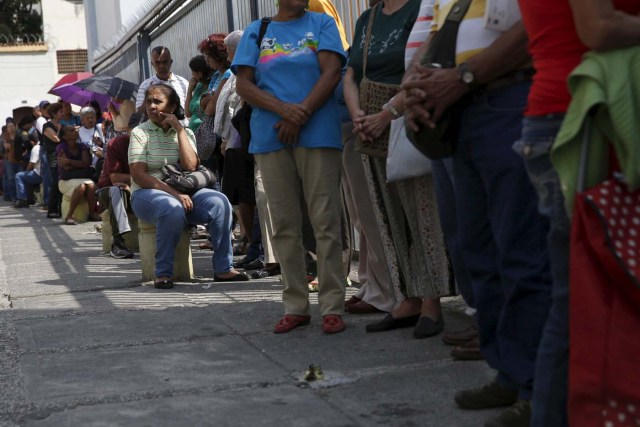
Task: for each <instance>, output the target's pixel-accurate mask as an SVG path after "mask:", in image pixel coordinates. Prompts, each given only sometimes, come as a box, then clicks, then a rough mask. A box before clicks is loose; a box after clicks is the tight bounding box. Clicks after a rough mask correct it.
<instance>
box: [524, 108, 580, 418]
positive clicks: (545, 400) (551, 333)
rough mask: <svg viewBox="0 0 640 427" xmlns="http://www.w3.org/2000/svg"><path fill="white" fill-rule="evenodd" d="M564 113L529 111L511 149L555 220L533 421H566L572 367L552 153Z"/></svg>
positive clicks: (564, 219)
mask: <svg viewBox="0 0 640 427" xmlns="http://www.w3.org/2000/svg"><path fill="white" fill-rule="evenodd" d="M562 120H563V116H561V115H550V116H544V117H542V116H541V117H527V118H525V119H524V122H523V126H522V139H521V140H520V141H518V142H516V143H515V144H514V146H513V149H514V150H515V151H516V152H517V153H518V154H520V155H521V156H522V158H523V159H524V160H525V165H526V167H527V172H528V173H529V177H530V179H531V182H532V184H533V186H534V188H535V189H536V191H537V192H538V199H539V202H538V210H539V211H540V213H542V214H543V215H545V216H546V217H548V218H549V219H550V221H551V229H550V230H549V235H548V236H547V241H548V246H549V256H550V258H551V273H552V275H553V288H552V291H551V298H552V303H551V310H550V311H549V317H548V319H547V323H546V325H545V328H544V332H543V334H542V340H541V341H540V349H539V350H538V360H537V362H536V374H535V382H534V387H533V399H532V403H533V408H532V409H533V416H532V419H531V425H532V426H533V427H546V426H554V427H563V426H567V425H568V421H567V380H568V375H569V373H568V368H569V236H570V224H569V217H568V215H567V212H566V209H565V207H564V196H563V195H562V188H561V186H560V179H559V177H558V174H557V172H556V170H555V169H554V168H553V165H552V164H551V159H550V156H549V153H550V151H551V146H552V145H553V141H554V140H555V137H556V135H557V134H558V131H559V130H560V127H561V125H562Z"/></svg>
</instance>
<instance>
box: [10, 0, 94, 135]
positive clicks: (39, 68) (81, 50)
mask: <svg viewBox="0 0 640 427" xmlns="http://www.w3.org/2000/svg"><path fill="white" fill-rule="evenodd" d="M41 10H42V21H43V25H42V28H43V31H42V35H40V37H39V40H36V39H35V36H34V38H33V39H29V38H27V37H25V38H24V39H20V40H13V41H9V42H8V41H7V40H1V41H0V118H2V121H3V123H4V118H5V117H9V116H13V111H14V110H16V109H18V108H22V107H33V106H34V105H36V104H38V102H40V101H41V100H43V99H47V100H49V101H55V100H56V99H57V98H56V97H55V96H53V95H48V94H47V92H48V91H49V89H51V87H52V86H53V84H54V83H55V82H56V81H58V79H60V78H61V77H62V76H63V75H65V74H67V73H70V72H76V71H85V70H86V69H87V33H86V29H85V16H84V6H83V4H82V1H72V0H71V1H70V0H44V1H42V2H41Z"/></svg>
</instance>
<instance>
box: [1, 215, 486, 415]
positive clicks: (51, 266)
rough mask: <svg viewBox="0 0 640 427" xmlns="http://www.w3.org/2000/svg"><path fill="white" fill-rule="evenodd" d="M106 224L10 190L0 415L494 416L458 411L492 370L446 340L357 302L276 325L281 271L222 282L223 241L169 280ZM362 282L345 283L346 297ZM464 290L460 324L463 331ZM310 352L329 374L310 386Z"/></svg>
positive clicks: (449, 307) (4, 242)
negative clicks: (144, 274)
mask: <svg viewBox="0 0 640 427" xmlns="http://www.w3.org/2000/svg"><path fill="white" fill-rule="evenodd" d="M94 225H95V223H85V224H81V225H78V226H64V225H61V221H60V220H51V219H47V218H46V213H45V212H44V211H41V210H39V209H36V208H30V209H14V208H12V207H10V206H9V204H8V203H7V202H0V294H1V295H0V425H3V426H4V425H26V426H32V425H33V426H111V425H123V426H124V425H126V426H138V425H140V426H142V425H149V426H165V425H166V426H174V425H180V426H181V425H185V426H200V425H203V426H204V425H215V426H227V425H229V426H231V425H233V426H253V425H265V426H271V425H273V426H288V425H295V426H316V425H317V426H370V425H385V426H389V425H397V426H414V425H415V426H446V427H449V426H453V427H457V426H460V427H463V426H478V425H482V421H483V420H485V419H487V418H490V417H491V416H492V415H494V412H486V411H485V412H469V411H462V410H459V409H457V408H456V407H455V404H454V403H453V400H452V398H453V394H454V393H455V391H456V390H458V389H461V388H467V387H475V386H477V385H480V384H483V383H484V382H487V381H489V380H490V379H491V378H492V376H493V373H492V371H491V370H490V369H489V368H487V367H486V365H485V364H484V363H482V362H453V361H452V360H451V359H450V357H449V351H450V348H449V347H446V346H444V345H443V344H442V342H441V340H440V338H439V337H436V338H431V339H427V340H415V339H413V338H412V331H411V329H405V330H397V331H392V332H386V333H378V334H366V333H365V332H364V326H365V324H366V323H368V322H371V321H374V320H377V319H379V318H381V317H382V316H383V315H381V314H378V315H367V316H355V315H349V314H346V313H345V316H344V319H345V322H346V324H347V330H346V331H345V332H343V333H340V334H337V335H332V336H327V335H325V334H323V333H322V330H321V317H320V315H319V313H318V307H317V298H316V296H315V295H312V297H311V298H312V321H311V325H310V326H306V327H303V328H300V329H299V330H295V331H292V332H290V333H288V334H284V335H274V334H273V333H272V332H271V330H272V328H273V326H274V325H275V323H276V322H277V321H278V320H279V317H280V316H281V315H282V314H283V313H282V310H283V309H282V304H281V285H280V282H279V280H278V278H277V277H276V278H269V279H266V280H254V281H251V282H249V283H234V284H217V283H213V279H212V277H213V272H212V269H211V261H210V258H211V252H206V251H201V250H198V249H197V247H198V246H197V243H198V242H194V244H193V245H192V250H193V262H194V271H195V274H196V276H198V277H197V279H196V280H195V281H193V282H189V283H178V284H177V286H176V287H175V288H174V289H173V290H170V291H159V290H156V289H155V288H153V286H152V285H151V284H150V283H141V282H140V280H141V270H140V261H139V258H138V256H137V255H136V257H135V258H134V259H131V260H114V259H112V258H111V257H109V256H108V255H104V254H102V253H101V250H102V241H101V235H100V234H99V233H97V232H96V230H95V228H94ZM354 291H355V288H351V287H350V288H347V296H349V295H351V294H353V292H354ZM463 308H464V306H463V304H462V303H461V301H460V299H458V298H449V299H446V301H445V321H446V323H447V324H446V329H447V330H455V329H460V328H462V327H465V326H466V325H467V324H468V322H469V319H468V318H467V317H466V316H464V314H463ZM309 364H315V365H320V366H321V368H322V370H323V372H324V376H325V378H324V380H321V381H311V382H307V381H305V380H304V378H303V373H304V371H305V370H306V369H307V367H308V365H309Z"/></svg>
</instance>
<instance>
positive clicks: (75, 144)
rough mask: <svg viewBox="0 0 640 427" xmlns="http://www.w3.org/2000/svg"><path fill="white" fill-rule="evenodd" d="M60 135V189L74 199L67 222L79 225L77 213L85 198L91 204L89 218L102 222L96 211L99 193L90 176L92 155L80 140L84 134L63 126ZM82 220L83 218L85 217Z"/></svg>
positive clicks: (58, 149) (65, 221)
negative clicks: (81, 134) (96, 191)
mask: <svg viewBox="0 0 640 427" xmlns="http://www.w3.org/2000/svg"><path fill="white" fill-rule="evenodd" d="M58 136H59V138H60V141H61V143H60V144H59V145H58V146H57V147H56V156H57V157H58V177H59V178H60V180H59V181H58V188H59V189H60V192H61V193H62V194H63V195H65V196H69V197H70V198H71V201H70V202H69V211H68V212H67V215H66V217H65V219H64V224H65V225H76V224H78V219H77V217H75V216H74V214H75V213H76V209H77V208H78V206H80V204H81V203H82V202H83V201H86V202H87V204H88V209H89V219H90V220H91V221H100V216H99V215H98V214H97V213H95V208H96V195H95V184H94V182H93V181H92V180H91V178H90V176H91V168H90V165H91V154H90V153H89V147H87V146H86V145H85V144H83V143H81V142H80V141H78V139H79V138H80V136H79V134H78V130H77V129H76V128H75V126H69V125H65V126H62V128H61V129H60V133H59V134H58ZM79 220H80V221H83V219H79Z"/></svg>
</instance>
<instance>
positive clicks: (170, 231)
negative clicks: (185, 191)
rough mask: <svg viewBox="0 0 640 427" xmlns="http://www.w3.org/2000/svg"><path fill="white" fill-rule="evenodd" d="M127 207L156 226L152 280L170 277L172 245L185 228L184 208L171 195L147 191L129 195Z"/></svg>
mask: <svg viewBox="0 0 640 427" xmlns="http://www.w3.org/2000/svg"><path fill="white" fill-rule="evenodd" d="M131 207H132V209H133V212H134V213H135V214H136V216H137V217H138V218H140V219H141V220H142V221H144V222H147V223H149V224H155V226H156V278H157V279H169V278H171V277H173V260H174V254H175V250H176V246H177V245H178V241H179V240H180V234H181V233H182V230H184V228H185V226H186V225H187V216H186V213H185V211H184V207H183V206H182V204H181V203H180V202H179V201H178V199H176V198H175V197H173V196H172V195H170V194H168V193H165V192H164V191H160V190H148V189H140V190H136V191H135V192H134V193H133V195H132V196H131Z"/></svg>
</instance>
